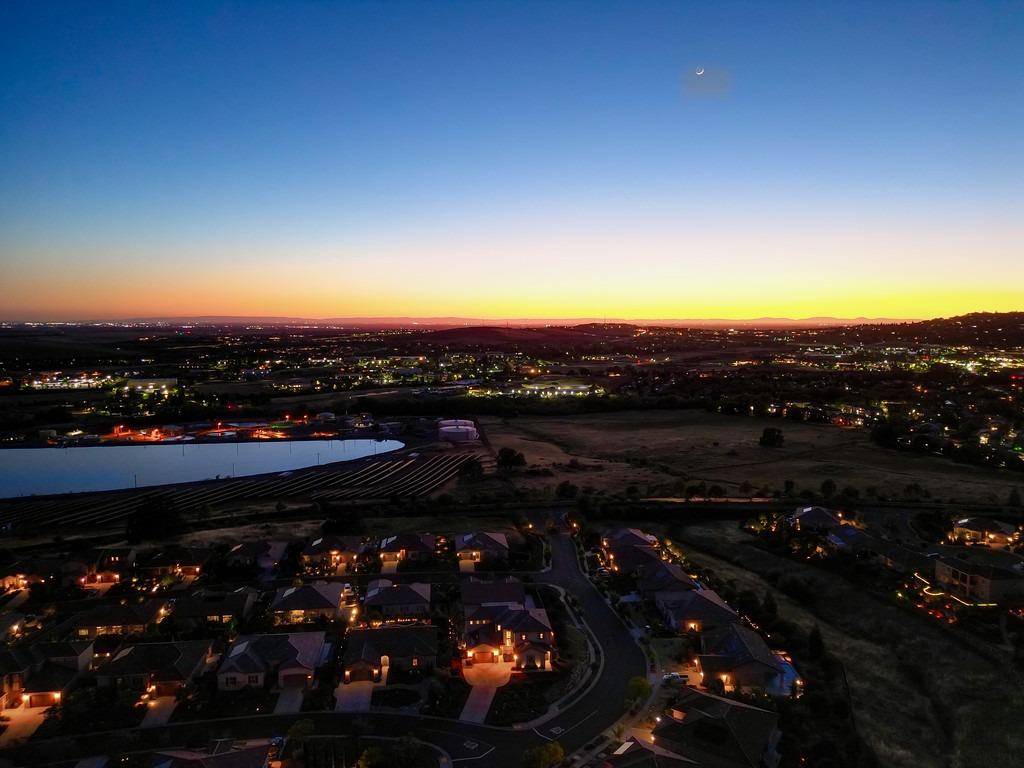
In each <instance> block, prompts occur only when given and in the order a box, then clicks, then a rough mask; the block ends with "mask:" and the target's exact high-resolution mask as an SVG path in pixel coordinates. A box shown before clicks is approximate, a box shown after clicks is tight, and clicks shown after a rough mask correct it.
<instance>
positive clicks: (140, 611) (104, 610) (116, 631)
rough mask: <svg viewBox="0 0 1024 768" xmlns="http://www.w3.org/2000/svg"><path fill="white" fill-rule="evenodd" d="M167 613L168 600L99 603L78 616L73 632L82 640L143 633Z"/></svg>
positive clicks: (73, 624) (74, 621)
mask: <svg viewBox="0 0 1024 768" xmlns="http://www.w3.org/2000/svg"><path fill="white" fill-rule="evenodd" d="M166 615H167V603H166V601H164V600H147V601H145V602H143V603H138V604H122V603H108V604H106V605H98V606H96V607H95V608H90V609H89V610H87V611H82V612H81V613H79V614H78V615H76V616H75V617H74V619H73V622H72V627H73V634H74V637H76V638H80V639H85V638H89V639H92V638H95V637H98V636H99V635H141V634H142V633H143V632H145V631H146V627H148V626H149V625H150V624H158V623H159V622H160V621H162V620H163V618H164V617H165V616H166Z"/></svg>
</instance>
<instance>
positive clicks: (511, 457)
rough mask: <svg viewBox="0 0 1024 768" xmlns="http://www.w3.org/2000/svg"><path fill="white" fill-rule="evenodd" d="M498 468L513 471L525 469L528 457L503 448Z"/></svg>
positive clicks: (499, 455)
mask: <svg viewBox="0 0 1024 768" xmlns="http://www.w3.org/2000/svg"><path fill="white" fill-rule="evenodd" d="M497 462H498V466H499V467H501V468H502V469H512V468H514V467H525V466H526V457H525V456H524V455H523V454H522V453H520V452H519V451H517V450H515V449H513V448H502V449H500V450H499V451H498V459H497Z"/></svg>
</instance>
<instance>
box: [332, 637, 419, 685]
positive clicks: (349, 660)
mask: <svg viewBox="0 0 1024 768" xmlns="http://www.w3.org/2000/svg"><path fill="white" fill-rule="evenodd" d="M342 664H343V665H344V669H345V671H344V674H343V676H342V679H343V681H344V682H345V683H352V682H356V681H358V680H373V681H379V680H381V679H382V677H383V676H384V675H385V674H386V672H387V670H389V669H400V670H402V671H405V672H408V671H412V670H428V669H432V668H433V667H435V666H436V665H437V628H436V627H433V626H428V625H426V624H392V625H386V626H381V627H374V628H363V629H352V630H349V632H348V634H347V635H346V636H345V651H344V653H343V655H342Z"/></svg>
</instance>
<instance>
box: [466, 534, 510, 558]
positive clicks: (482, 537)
mask: <svg viewBox="0 0 1024 768" xmlns="http://www.w3.org/2000/svg"><path fill="white" fill-rule="evenodd" d="M508 552H509V547H508V536H507V535H505V534H504V533H494V532H489V531H483V532H479V533H460V534H459V535H457V536H456V537H455V555H456V557H457V558H458V559H459V560H460V561H469V562H473V563H479V562H484V561H494V560H508Z"/></svg>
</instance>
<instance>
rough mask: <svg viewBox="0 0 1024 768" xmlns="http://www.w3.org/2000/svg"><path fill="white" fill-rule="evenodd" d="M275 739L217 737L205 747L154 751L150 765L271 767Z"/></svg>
mask: <svg viewBox="0 0 1024 768" xmlns="http://www.w3.org/2000/svg"><path fill="white" fill-rule="evenodd" d="M277 751H278V745H277V743H276V741H275V740H274V739H249V740H246V741H232V740H230V739H217V740H216V741H214V742H213V743H212V744H211V745H210V746H208V747H205V748H202V749H192V748H182V749H164V750H160V751H159V752H154V753H153V756H152V762H151V763H149V766H150V768H267V766H269V765H272V764H274V763H272V762H271V758H272V757H273V756H276V755H277Z"/></svg>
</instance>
